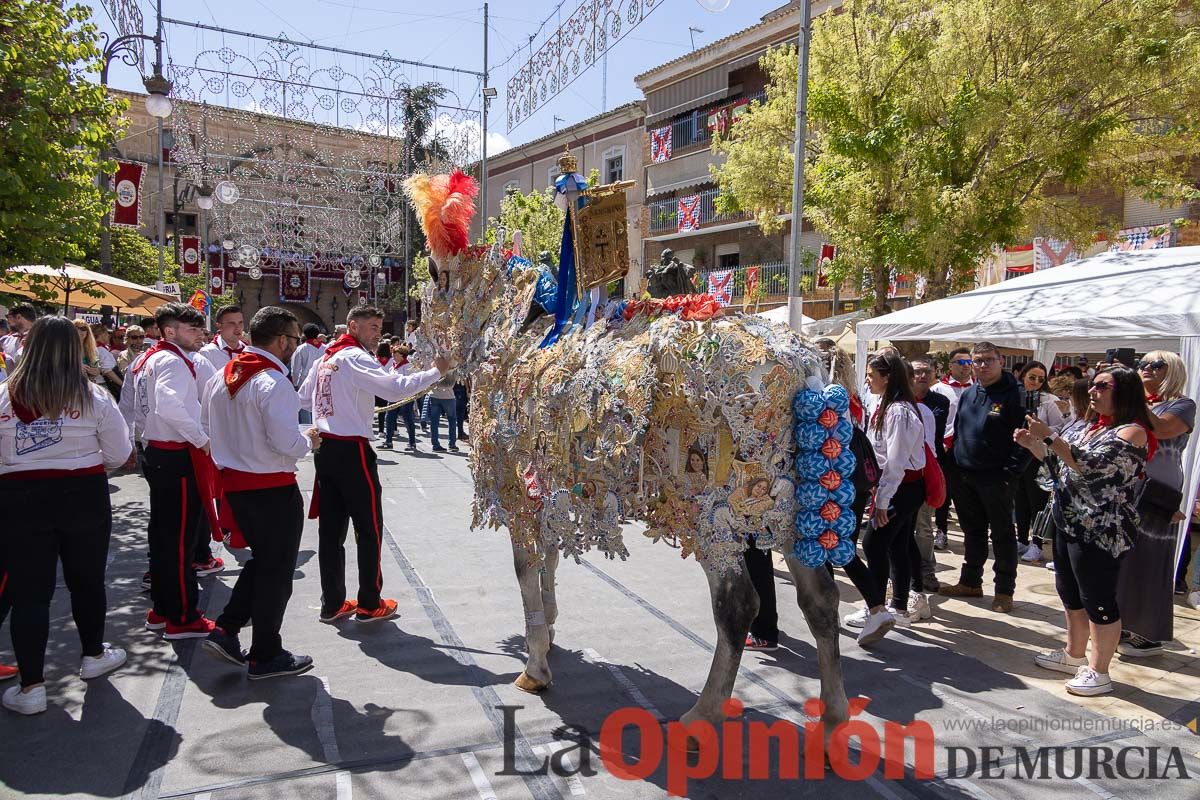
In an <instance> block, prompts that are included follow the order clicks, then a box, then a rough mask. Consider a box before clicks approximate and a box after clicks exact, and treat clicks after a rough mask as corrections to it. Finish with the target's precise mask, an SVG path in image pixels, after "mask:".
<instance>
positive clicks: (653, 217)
mask: <svg viewBox="0 0 1200 800" xmlns="http://www.w3.org/2000/svg"><path fill="white" fill-rule="evenodd" d="M694 194H697V195H699V196H700V205H699V208H698V211H697V214H698V215H699V218H700V219H699V224H700V231H703V230H704V228H705V227H706V226H709V225H715V224H719V223H722V222H730V221H734V220H743V219H749V218H750V216H751V215H750V214H749V213H746V212H744V211H738V212H734V213H732V214H720V213H718V212H717V206H716V202H717V195H718V194H720V189H717V188H716V187H712V188H709V189H701V190H700V191H698V192H695V193H694ZM690 196H691V195H687V194H684V195H683V197H690ZM680 199H681V198H680V197H664V198H662V199H660V200H651V201H649V202H648V203H647V204H646V207H647V208H648V209H649V210H650V232H651V233H675V232H676V231H678V230H679V201H680Z"/></svg>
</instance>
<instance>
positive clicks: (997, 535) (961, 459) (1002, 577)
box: [941, 342, 1029, 613]
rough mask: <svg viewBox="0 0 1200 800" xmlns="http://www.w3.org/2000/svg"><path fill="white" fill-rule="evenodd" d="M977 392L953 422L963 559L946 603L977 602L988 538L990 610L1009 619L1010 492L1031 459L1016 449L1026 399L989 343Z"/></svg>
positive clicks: (975, 354) (1013, 547) (977, 364)
mask: <svg viewBox="0 0 1200 800" xmlns="http://www.w3.org/2000/svg"><path fill="white" fill-rule="evenodd" d="M971 358H972V361H973V364H974V370H975V380H976V384H975V385H974V386H972V387H971V388H969V389H967V390H966V391H964V392H963V393H962V396H961V397H960V398H959V401H958V413H957V414H956V416H955V422H954V461H955V463H956V464H957V467H958V470H959V476H958V480H957V481H955V487H954V507H955V509H957V511H958V522H959V525H961V526H962V530H963V539H964V544H965V546H966V559H965V560H964V561H963V566H962V572H961V574H960V576H959V581H958V584H957V585H954V586H947V587H943V588H942V590H941V593H942V594H944V595H946V596H948V597H982V596H983V565H984V563H985V562H986V561H987V555H988V533H989V529H990V532H991V542H992V554H993V557H994V558H995V562H994V563H993V565H992V572H993V575H994V576H995V587H996V590H995V596H994V597H993V599H992V610H993V611H996V612H1000V613H1008V612H1010V611H1012V599H1013V591H1014V590H1015V589H1016V585H1017V534H1016V530H1015V528H1014V527H1013V487H1014V485H1015V482H1016V476H1018V475H1020V473H1021V471H1022V470H1023V469H1024V468H1025V465H1026V464H1027V463H1028V459H1029V451H1028V450H1026V449H1025V448H1023V447H1020V446H1018V445H1017V444H1016V443H1015V442H1013V431H1015V430H1016V429H1017V428H1020V427H1022V426H1023V425H1024V424H1025V393H1024V391H1023V389H1022V388H1021V384H1020V382H1018V381H1017V380H1016V379H1015V378H1013V377H1012V375H1009V374H1008V373H1007V372H1005V371H1004V359H1003V358H1001V356H1000V351H999V349H998V348H997V347H996V346H995V345H994V344H992V343H990V342H980V343H979V344H977V345H975V346H974V347H973V348H972V349H971Z"/></svg>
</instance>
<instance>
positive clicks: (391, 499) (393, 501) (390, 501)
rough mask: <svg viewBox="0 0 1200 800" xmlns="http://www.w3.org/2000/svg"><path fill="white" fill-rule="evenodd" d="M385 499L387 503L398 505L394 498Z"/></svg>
mask: <svg viewBox="0 0 1200 800" xmlns="http://www.w3.org/2000/svg"><path fill="white" fill-rule="evenodd" d="M383 499H384V500H386V501H387V502H389V503H391V504H392V505H396V501H395V499H394V498H391V497H385V498H383Z"/></svg>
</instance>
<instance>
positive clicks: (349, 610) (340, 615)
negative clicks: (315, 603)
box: [320, 600, 358, 625]
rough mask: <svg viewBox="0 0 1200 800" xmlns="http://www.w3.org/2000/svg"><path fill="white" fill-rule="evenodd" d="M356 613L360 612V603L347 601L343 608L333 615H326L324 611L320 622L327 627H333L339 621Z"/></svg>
mask: <svg viewBox="0 0 1200 800" xmlns="http://www.w3.org/2000/svg"><path fill="white" fill-rule="evenodd" d="M355 611H358V603H356V602H354V601H353V600H347V601H346V602H344V603H342V607H341V608H339V609H338V610H337V611H335V612H333V613H332V614H326V613H325V612H324V611H322V612H321V616H320V620H321V622H324V623H326V624H327V625H332V624H333V623H335V622H337V621H338V620H339V619H345V618H346V617H348V616H350V615H351V614H353V613H354V612H355Z"/></svg>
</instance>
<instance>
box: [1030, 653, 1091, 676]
mask: <svg viewBox="0 0 1200 800" xmlns="http://www.w3.org/2000/svg"><path fill="white" fill-rule="evenodd" d="M1033 663H1035V664H1037V665H1038V666H1039V667H1043V668H1045V669H1052V670H1054V671H1055V672H1065V673H1067V674H1068V675H1074V674H1075V673H1077V672H1079V668H1080V667H1082V666H1083V665H1084V664H1086V663H1087V659H1086V658H1073V657H1071V656H1069V655H1067V651H1066V649H1065V648H1063V649H1060V650H1051V651H1050V652H1048V653H1038V654H1037V655H1036V656H1034V657H1033Z"/></svg>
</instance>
